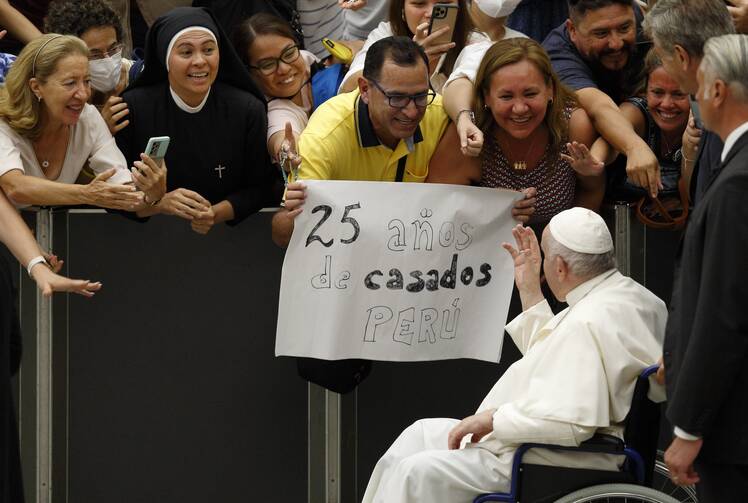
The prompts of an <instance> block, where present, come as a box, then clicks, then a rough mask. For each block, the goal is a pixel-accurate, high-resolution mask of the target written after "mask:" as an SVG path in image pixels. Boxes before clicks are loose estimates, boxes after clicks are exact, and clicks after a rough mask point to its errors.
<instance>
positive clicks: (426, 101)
mask: <svg viewBox="0 0 748 503" xmlns="http://www.w3.org/2000/svg"><path fill="white" fill-rule="evenodd" d="M369 82H371V83H372V84H374V87H376V88H377V89H379V92H381V93H382V94H384V96H385V97H386V98H387V101H388V102H389V104H390V106H391V107H392V108H405V107H407V106H408V105H409V104H410V102H411V100H412V101H413V103H415V105H416V106H417V107H418V108H426V107H427V106H428V105H430V104H431V103H432V102H433V101H434V99H435V98H436V91H434V90H433V89H431V88H430V86H429V90H428V91H426V92H425V93H418V94H389V93H387V91H385V90H384V89H382V86H380V85H379V83H377V81H376V80H374V79H369Z"/></svg>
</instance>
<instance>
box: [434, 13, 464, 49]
mask: <svg viewBox="0 0 748 503" xmlns="http://www.w3.org/2000/svg"><path fill="white" fill-rule="evenodd" d="M458 9H459V7H458V5H457V4H451V3H437V4H434V7H433V9H431V22H430V23H429V35H431V34H432V33H434V32H435V31H438V30H440V29H442V28H443V27H445V26H449V30H447V32H446V33H444V34H443V35H440V36H439V38H437V39H436V41H435V42H436V43H438V44H448V43H450V42H452V37H453V36H454V32H455V24H456V23H457V12H458Z"/></svg>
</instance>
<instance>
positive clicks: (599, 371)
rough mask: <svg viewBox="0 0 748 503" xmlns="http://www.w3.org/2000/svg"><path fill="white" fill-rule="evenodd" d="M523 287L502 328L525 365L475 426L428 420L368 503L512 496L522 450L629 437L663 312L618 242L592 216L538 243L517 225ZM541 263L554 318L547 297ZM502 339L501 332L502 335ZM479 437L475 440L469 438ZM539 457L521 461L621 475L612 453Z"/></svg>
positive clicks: (382, 466) (563, 221) (486, 403)
mask: <svg viewBox="0 0 748 503" xmlns="http://www.w3.org/2000/svg"><path fill="white" fill-rule="evenodd" d="M512 232H513V234H514V238H515V240H516V243H517V249H515V248H514V247H513V246H511V245H510V244H508V243H504V244H503V245H502V246H503V247H504V248H505V249H506V250H507V251H508V252H509V253H511V255H512V257H513V258H514V268H515V269H514V271H515V282H516V284H517V288H518V290H519V293H520V298H521V300H522V309H523V312H522V314H520V315H519V316H517V317H516V318H515V319H514V320H513V321H512V322H511V323H509V324H508V325H507V326H506V331H507V332H508V333H509V335H511V337H512V339H513V340H514V342H515V344H517V347H518V348H519V349H520V351H521V352H522V354H523V357H522V358H521V359H520V360H519V361H517V362H515V363H514V364H513V365H512V366H511V367H509V369H508V370H507V371H506V373H505V374H504V375H503V376H501V378H500V379H499V381H498V382H497V383H496V384H495V385H494V387H493V389H492V390H491V391H490V392H489V393H488V395H487V396H486V398H485V399H484V400H483V403H481V405H480V407H478V411H477V413H476V414H475V415H473V416H470V417H468V418H465V419H463V420H462V421H458V420H456V419H423V420H420V421H417V422H416V423H414V424H413V425H411V426H409V427H408V428H407V429H406V430H405V431H403V432H402V434H400V436H399V437H398V438H397V440H395V443H394V444H393V445H392V446H391V447H390V448H389V449H388V450H387V452H386V453H385V454H384V456H382V458H381V459H380V460H379V462H378V463H377V465H376V467H375V468H374V472H373V473H372V475H371V479H370V480H369V485H368V486H367V488H366V493H365V495H364V499H363V501H364V503H410V502H413V503H415V502H424V501H428V502H430V503H440V502H443V503H460V502H466V503H467V502H472V501H473V499H474V498H475V497H476V496H477V495H479V494H482V493H486V492H505V491H508V490H509V483H510V477H511V466H512V457H513V455H514V452H515V450H516V448H517V447H518V446H519V445H520V444H522V443H526V442H538V443H549V444H557V445H567V446H571V445H579V444H580V443H581V442H583V441H585V440H587V439H588V438H590V437H592V435H593V434H594V433H595V432H598V431H599V432H601V433H607V434H612V435H616V436H618V437H619V438H622V434H623V428H622V426H621V423H622V421H623V420H624V418H625V417H626V414H627V413H628V410H629V406H630V404H631V400H632V396H633V393H634V385H635V384H636V378H637V377H638V375H639V374H640V372H641V371H642V370H643V369H644V368H645V367H647V366H649V365H652V364H653V363H655V362H657V360H658V359H659V358H660V356H661V353H662V340H663V337H664V331H665V321H666V318H667V310H666V308H665V304H664V303H663V302H662V301H661V300H660V299H659V298H657V297H656V296H655V295H654V294H652V293H651V292H650V291H649V290H647V289H646V288H644V287H643V286H641V285H639V284H638V283H636V282H635V281H633V280H632V279H630V278H628V277H626V276H623V275H622V274H621V273H619V272H618V271H617V270H616V268H615V259H614V250H613V240H612V238H611V236H610V233H609V232H608V228H607V227H606V225H605V222H604V221H603V219H602V218H601V217H600V216H599V215H597V214H596V213H594V212H592V211H590V210H587V209H583V208H572V209H570V210H566V211H563V212H561V213H559V214H558V215H556V216H555V217H553V219H551V221H550V223H549V224H548V226H547V227H546V229H545V231H544V232H543V236H542V251H543V253H544V255H545V260H544V261H543V259H542V258H541V250H540V247H539V246H538V242H537V239H536V238H535V234H534V233H533V231H532V230H531V229H529V228H524V227H522V226H517V227H516V228H515V229H514V230H513V231H512ZM541 263H542V269H543V273H544V274H545V278H546V281H547V282H548V286H549V287H550V288H551V291H552V292H553V294H554V295H555V296H556V297H557V298H558V299H559V300H562V301H566V302H567V303H568V304H569V307H568V308H567V309H565V310H563V311H562V312H560V313H559V314H557V315H555V316H554V315H553V312H552V311H551V308H550V307H549V305H548V302H547V301H546V300H545V299H544V297H543V294H542V293H541V290H540V270H541ZM497 333H500V331H497ZM470 434H472V437H471V436H470ZM573 456H574V460H571V459H569V454H568V453H567V454H562V453H554V452H551V451H544V450H532V451H530V452H529V453H528V454H527V455H526V456H525V460H526V461H527V462H530V463H538V464H553V465H561V466H574V467H585V468H596V469H603V470H604V469H609V470H617V469H618V465H619V463H620V462H621V459H620V458H619V457H617V456H610V455H606V454H598V453H587V454H580V453H575V454H573Z"/></svg>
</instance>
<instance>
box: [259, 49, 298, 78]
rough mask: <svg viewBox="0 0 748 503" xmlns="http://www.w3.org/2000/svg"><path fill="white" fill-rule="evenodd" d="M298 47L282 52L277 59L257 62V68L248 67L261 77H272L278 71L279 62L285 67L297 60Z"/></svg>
mask: <svg viewBox="0 0 748 503" xmlns="http://www.w3.org/2000/svg"><path fill="white" fill-rule="evenodd" d="M300 54H301V53H300V52H299V46H298V45H292V46H291V47H288V48H286V49H284V50H283V52H282V53H281V55H280V57H279V58H267V59H261V60H260V61H258V62H257V66H252V65H249V67H250V68H252V69H253V70H259V71H260V73H261V74H263V75H272V74H273V73H275V71H276V70H277V69H278V64H279V62H281V61H283V62H284V63H286V64H287V65H290V64H291V63H293V62H294V61H296V60H297V59H299V55H300Z"/></svg>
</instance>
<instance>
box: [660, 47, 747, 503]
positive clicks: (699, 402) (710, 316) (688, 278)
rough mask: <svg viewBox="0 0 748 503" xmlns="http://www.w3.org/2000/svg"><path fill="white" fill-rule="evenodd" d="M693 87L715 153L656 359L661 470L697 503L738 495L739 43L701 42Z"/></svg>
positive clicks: (743, 172)
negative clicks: (717, 158) (669, 436)
mask: <svg viewBox="0 0 748 503" xmlns="http://www.w3.org/2000/svg"><path fill="white" fill-rule="evenodd" d="M697 82H698V91H697V93H696V99H697V101H698V103H699V108H700V110H701V115H702V118H703V121H704V125H705V127H706V128H708V129H709V130H711V131H713V132H714V133H716V134H717V135H718V136H719V137H720V138H721V139H722V141H723V142H724V148H723V150H722V152H721V161H722V163H721V169H720V170H719V172H718V174H717V175H716V176H715V177H714V178H713V179H712V180H711V181H710V184H709V185H708V186H707V187H706V190H705V192H704V196H703V199H702V201H701V202H700V203H699V205H698V206H697V207H696V209H695V211H694V212H693V213H692V215H691V219H690V222H689V224H688V228H687V230H686V234H685V238H684V240H683V243H682V249H681V253H680V257H679V260H680V264H679V266H678V269H677V270H676V280H675V284H674V287H673V298H672V302H671V308H670V315H669V319H668V325H667V330H666V335H665V346H664V353H663V355H664V362H665V371H666V382H667V391H668V411H667V416H668V419H669V420H670V421H671V423H672V424H673V425H674V426H675V438H674V439H673V442H672V443H671V444H670V447H669V448H668V450H667V452H666V453H665V461H666V462H667V464H668V467H669V469H670V473H671V477H672V479H673V481H674V482H675V483H677V484H694V483H697V491H698V493H699V501H700V502H702V503H703V502H726V501H738V500H743V499H744V498H745V496H746V495H748V305H746V300H747V299H748V204H746V195H748V36H745V35H723V36H720V37H715V38H712V39H710V40H708V41H707V43H706V44H705V45H704V56H703V58H702V61H701V64H700V66H699V68H698V71H697Z"/></svg>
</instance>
